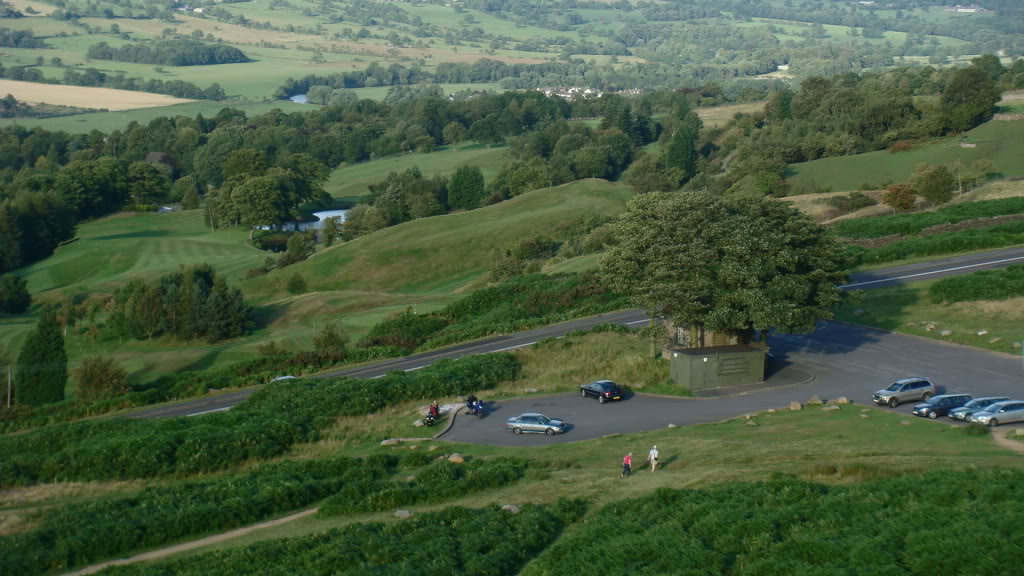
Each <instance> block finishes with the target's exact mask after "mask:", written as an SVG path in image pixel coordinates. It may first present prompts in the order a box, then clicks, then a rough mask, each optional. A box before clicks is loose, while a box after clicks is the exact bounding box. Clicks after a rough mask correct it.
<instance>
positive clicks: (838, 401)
mask: <svg viewBox="0 0 1024 576" xmlns="http://www.w3.org/2000/svg"><path fill="white" fill-rule="evenodd" d="M828 403H829V404H849V403H850V399H849V398H847V397H846V396H840V397H839V398H833V399H831V400H829V401H828Z"/></svg>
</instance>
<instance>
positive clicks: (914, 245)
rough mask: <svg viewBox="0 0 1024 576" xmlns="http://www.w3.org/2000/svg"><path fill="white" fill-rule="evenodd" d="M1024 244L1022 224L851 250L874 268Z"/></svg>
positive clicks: (909, 239) (961, 231)
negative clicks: (927, 257)
mask: <svg viewBox="0 0 1024 576" xmlns="http://www.w3.org/2000/svg"><path fill="white" fill-rule="evenodd" d="M1014 244H1024V221H1016V222H1008V223H1006V224H1001V225H999V226H992V227H990V228H982V229H972V230H960V231H957V232H947V233H945V234H936V235H934V236H922V237H915V238H907V239H905V240H900V241H899V242H894V243H892V244H888V245H886V246H881V247H879V248H869V249H865V248H859V247H856V246H851V247H850V249H851V250H852V251H853V252H854V254H856V255H857V257H858V258H859V259H860V261H861V262H862V263H865V264H877V263H881V262H892V261H894V260H902V259H904V258H911V257H915V256H933V255H935V254H949V253H951V252H963V251H967V250H983V249H986V248H999V247H1002V246H1013V245H1014Z"/></svg>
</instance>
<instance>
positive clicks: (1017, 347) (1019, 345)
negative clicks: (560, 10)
mask: <svg viewBox="0 0 1024 576" xmlns="http://www.w3.org/2000/svg"><path fill="white" fill-rule="evenodd" d="M1013 347H1014V348H1016V349H1017V350H1020V347H1021V343H1020V342H1014V343H1013Z"/></svg>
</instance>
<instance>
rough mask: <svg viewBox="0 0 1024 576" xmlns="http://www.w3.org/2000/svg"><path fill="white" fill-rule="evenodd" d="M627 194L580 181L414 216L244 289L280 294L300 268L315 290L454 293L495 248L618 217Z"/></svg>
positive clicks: (479, 272) (622, 188)
mask: <svg viewBox="0 0 1024 576" xmlns="http://www.w3.org/2000/svg"><path fill="white" fill-rule="evenodd" d="M631 195H632V192H631V190H630V189H629V187H628V186H626V185H624V184H617V183H611V182H607V181H605V180H582V181H579V182H573V183H571V184H566V185H563V186H558V187H555V188H548V189H544V190H536V191H534V192H530V193H527V194H523V195H522V196H519V197H516V198H514V199H512V200H509V201H507V202H502V203H500V204H495V205H493V206H488V207H486V208H481V209H479V210H474V211H471V212H461V213H456V214H449V215H446V216H435V217H433V218H423V219H420V220H414V221H412V222H406V223H404V224H399V225H398V226H392V227H390V228H385V229H383V230H379V231H377V232H374V233H373V234H369V235H367V236H364V237H362V238H358V239H356V240H354V241H352V242H347V243H345V244H342V245H339V246H336V247H333V248H330V249H328V250H325V251H323V252H321V253H318V254H317V255H316V256H314V257H313V258H310V259H309V260H307V261H306V262H303V263H301V264H296V265H294V266H291V267H289V268H287V269H286V270H283V271H278V272H274V273H271V274H270V275H268V276H266V277H264V278H259V279H256V280H253V281H251V282H250V283H248V284H247V286H246V290H247V291H249V292H251V293H253V294H255V295H258V296H261V297H264V296H269V295H271V294H282V293H284V292H285V286H284V285H285V283H286V281H287V278H288V277H289V276H291V275H292V274H294V273H300V274H302V275H303V276H304V277H305V278H306V281H307V282H308V284H309V287H310V289H311V290H319V291H323V290H351V289H357V288H358V289H361V290H368V291H382V292H398V293H438V292H453V291H459V290H463V289H465V288H466V287H467V286H469V285H471V284H472V283H473V282H474V281H476V280H479V279H480V278H481V277H482V276H483V275H484V273H486V271H487V269H488V266H489V265H490V263H491V258H492V251H493V250H494V248H497V247H500V246H504V245H506V244H508V243H511V242H513V241H516V240H518V239H520V238H525V237H528V236H531V235H534V234H539V233H547V234H553V232H554V230H555V228H557V227H558V226H559V225H562V224H568V223H571V222H574V221H576V220H578V219H580V218H582V217H583V216H585V215H587V214H602V215H614V214H618V213H619V212H621V211H622V210H623V209H624V208H625V205H626V201H627V200H628V199H629V197H630V196H631Z"/></svg>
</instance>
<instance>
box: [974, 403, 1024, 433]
mask: <svg viewBox="0 0 1024 576" xmlns="http://www.w3.org/2000/svg"><path fill="white" fill-rule="evenodd" d="M971 422H977V423H979V424H984V425H985V426H991V427H993V428H994V427H996V426H999V425H1000V424H1012V423H1014V422H1024V402H1022V401H1020V400H1010V401H1008V402H996V403H995V404H992V405H991V406H989V407H988V408H985V410H983V411H982V412H976V413H974V414H973V415H972V416H971Z"/></svg>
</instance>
